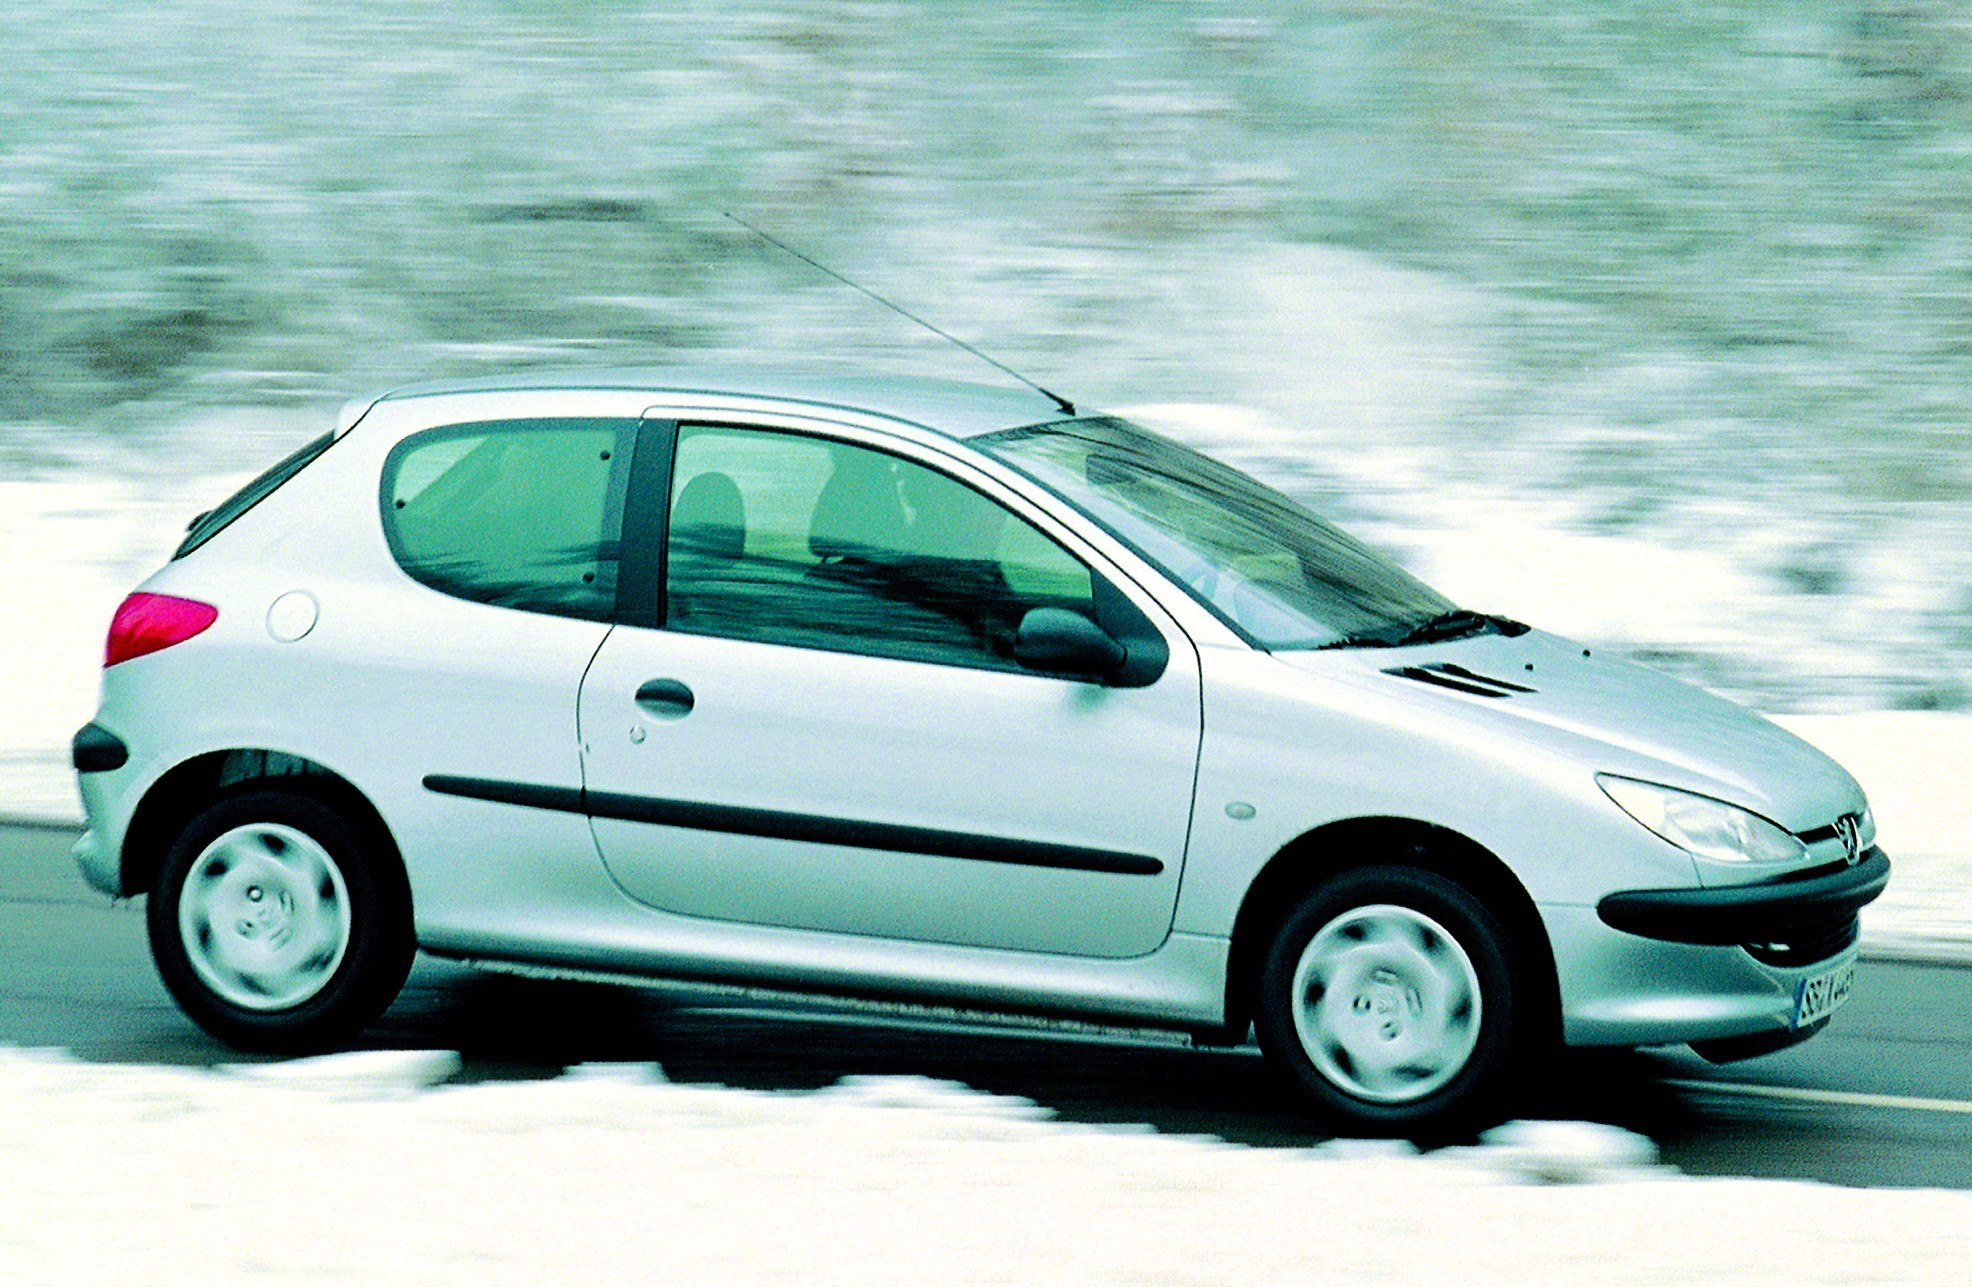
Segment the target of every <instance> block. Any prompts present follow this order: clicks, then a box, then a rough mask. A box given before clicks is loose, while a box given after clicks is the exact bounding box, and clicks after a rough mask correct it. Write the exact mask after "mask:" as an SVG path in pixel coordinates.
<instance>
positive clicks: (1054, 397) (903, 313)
mask: <svg viewBox="0 0 1972 1287" xmlns="http://www.w3.org/2000/svg"><path fill="white" fill-rule="evenodd" d="M719 213H720V214H722V215H724V216H726V218H728V219H731V220H732V221H733V222H734V223H736V224H738V225H739V226H740V227H742V228H744V229H746V230H747V231H748V232H750V233H752V234H753V235H754V236H756V237H758V238H760V240H762V241H764V242H766V243H767V244H768V245H770V246H773V247H775V248H776V249H778V250H784V251H786V252H787V253H788V254H790V255H793V256H794V257H795V258H796V259H799V260H800V261H801V262H802V263H804V264H806V265H808V266H809V267H810V268H813V269H814V270H815V271H817V272H820V273H826V274H827V275H828V276H830V277H833V278H835V280H837V281H839V282H841V283H842V284H843V285H844V286H847V287H848V288H849V289H850V290H853V291H856V292H858V293H859V294H863V295H867V296H869V297H870V298H871V299H873V300H875V301H876V302H877V303H879V304H881V305H883V306H884V307H885V308H887V309H889V310H890V311H891V312H893V313H896V314H897V315H899V316H900V317H903V318H906V319H908V320H910V321H913V322H916V323H917V324H918V325H919V326H922V327H923V328H924V329H925V330H927V331H930V332H931V333H932V334H933V335H936V336H937V337H938V338H939V339H941V340H949V341H951V342H952V343H953V344H956V345H958V346H959V347H960V348H962V349H964V350H965V351H966V352H968V353H970V354H972V356H974V357H976V358H978V359H979V360H980V361H981V362H984V363H986V364H987V365H988V366H992V367H995V368H997V369H999V370H1001V371H1004V372H1006V373H1007V374H1008V375H1010V376H1012V377H1013V378H1014V379H1016V380H1018V381H1020V382H1021V383H1022V384H1024V385H1026V386H1027V387H1028V388H1030V389H1032V390H1034V392H1036V393H1038V394H1040V395H1041V396H1042V397H1044V398H1046V399H1048V400H1049V401H1050V402H1052V403H1054V404H1055V405H1056V406H1057V407H1060V408H1061V411H1062V414H1063V415H1069V416H1072V415H1074V414H1075V404H1074V403H1072V402H1070V401H1069V400H1068V399H1067V398H1064V397H1062V396H1061V395H1060V394H1059V393H1056V392H1054V391H1053V390H1050V389H1044V388H1042V387H1041V386H1040V385H1038V384H1036V383H1034V382H1033V381H1032V380H1030V379H1028V378H1027V377H1026V376H1024V375H1022V374H1021V373H1020V372H1018V371H1016V370H1014V369H1013V368H1012V367H1010V366H1008V365H1007V364H1006V363H1004V362H1002V361H1000V360H999V359H998V358H996V357H993V356H991V355H989V354H986V353H981V352H980V351H979V350H978V349H976V348H974V347H973V346H972V345H970V344H967V343H966V342H965V341H964V340H962V339H960V338H959V337H958V336H956V335H954V334H952V333H951V332H950V331H942V330H940V329H938V328H937V327H936V326H933V325H932V324H931V323H930V322H927V321H925V320H924V319H923V318H922V317H919V316H918V315H917V314H916V313H913V312H912V311H911V310H910V309H908V308H905V307H904V306H903V305H901V304H898V303H895V302H894V301H892V300H887V299H885V298H884V297H883V296H881V295H879V294H877V293H876V292H875V291H873V290H871V289H870V288H869V287H867V286H859V285H857V284H856V283H855V282H852V281H850V280H849V279H848V278H847V277H844V276H843V275H842V274H841V273H839V272H837V271H835V269H833V268H830V267H829V266H828V265H827V264H824V263H821V262H820V261H818V260H816V259H814V258H812V257H810V256H808V255H804V254H802V253H801V252H800V251H798V250H796V249H795V248H794V247H793V246H790V245H788V244H787V243H786V242H785V241H782V240H781V239H780V238H778V237H772V236H769V235H768V234H767V233H765V232H762V231H761V230H760V229H759V228H756V227H754V226H753V225H752V224H750V223H748V222H747V221H746V220H744V219H742V218H740V217H739V216H738V215H736V214H734V213H733V212H732V211H730V210H721V211H720V212H719Z"/></svg>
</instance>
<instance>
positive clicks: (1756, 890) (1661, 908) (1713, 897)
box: [1595, 849, 1890, 944]
mask: <svg viewBox="0 0 1972 1287" xmlns="http://www.w3.org/2000/svg"><path fill="white" fill-rule="evenodd" d="M1889 882H1890V859H1889V857H1888V856H1887V855H1885V854H1884V852H1883V851H1882V850H1881V849H1871V850H1870V851H1869V852H1868V853H1866V854H1864V855H1863V856H1862V857H1861V858H1860V859H1859V860H1858V861H1857V863H1856V865H1855V866H1853V867H1843V868H1840V869H1839V870H1836V871H1833V872H1826V873H1823V874H1820V875H1810V876H1807V877H1803V878H1795V879H1781V880H1774V881H1767V882H1765V883H1762V884H1757V885H1728V886H1724V887H1709V888H1703V889H1631V890H1624V891H1622V892H1620V893H1615V894H1610V895H1609V896H1608V897H1606V898H1604V899H1602V900H1601V901H1600V902H1598V903H1597V904H1596V905H1595V910H1596V914H1597V915H1598V916H1600V917H1601V918H1602V920H1603V923H1604V924H1606V925H1609V926H1610V927H1612V928H1614V929H1619V930H1622V931H1624V932H1625V933H1628V934H1638V935H1641V936H1642V937H1644V938H1654V939H1661V940H1663V941H1664V942H1667V943H1702V944H1726V943H1787V942H1793V941H1795V940H1798V939H1805V938H1812V937H1817V936H1820V937H1825V936H1827V935H1828V934H1829V933H1830V932H1831V931H1834V930H1837V929H1839V928H1841V927H1844V926H1847V925H1848V924H1850V923H1851V922H1852V921H1854V919H1855V915H1856V913H1857V912H1858V911H1859V910H1861V909H1862V908H1863V907H1864V906H1865V905H1867V904H1869V903H1872V902H1874V901H1875V900H1876V897H1877V895H1879V894H1881V893H1882V892H1883V887H1884V886H1885V885H1887V884H1889Z"/></svg>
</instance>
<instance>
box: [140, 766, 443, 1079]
mask: <svg viewBox="0 0 1972 1287" xmlns="http://www.w3.org/2000/svg"><path fill="white" fill-rule="evenodd" d="M410 911H411V909H410V896H409V893H408V891H407V889H406V886H405V883H404V877H403V869H402V867H401V866H400V865H399V864H398V861H397V857H396V854H395V853H394V852H392V851H391V849H390V846H389V843H388V841H386V840H381V839H373V838H372V837H371V835H370V834H369V833H368V832H366V831H365V830H364V829H363V828H361V827H359V826H357V825H355V824H354V823H352V822H351V821H350V819H349V818H348V817H347V816H345V815H344V814H343V813H342V812H340V811H339V810H337V809H336V808H335V807H333V806H332V805H330V804H328V803H326V802H325V801H323V800H321V799H318V798H317V797H315V796H312V795H307V794H303V793H301V792H298V791H292V790H280V789H272V788H264V787H262V788H250V789H247V790H242V791H239V792H237V793H232V794H228V795H225V796H221V797H220V798H219V799H218V800H216V801H214V802H213V803H212V804H211V805H210V806H209V807H207V808H206V809H205V810H204V811H203V812H201V813H199V814H198V815H197V816H196V817H194V818H193V819H192V820H191V822H190V823H189V824H187V826H186V827H185V829H184V830H183V831H182V832H180V833H179V835H178V838H177V839H176V840H175V841H174V842H173V843H172V845H171V848H170V850H169V852H168V853H167V854H166V855H165V859H164V864H163V866H162V867H161V868H160V869H159V872H158V878H157V884H156V886H155V887H154V888H153V889H152V891H151V895H150V899H149V906H148V907H147V909H146V911H145V920H146V922H147V924H148V926H149V929H150V939H151V955H152V957H153V958H154V959H155V960H156V961H157V967H158V973H159V974H160V975H161V976H162V977H163V979H164V985H165V988H166V989H167V990H168V991H169V992H170V993H171V995H172V998H173V999H174V1000H176V1001H177V1002H178V1004H179V1006H180V1007H181V1008H182V1009H183V1010H184V1011H185V1013H186V1014H188V1015H190V1016H191V1018H192V1019H193V1020H194V1021H195V1022H196V1023H197V1024H198V1025H199V1026H200V1027H202V1028H204V1029H205V1030H206V1031H207V1032H209V1033H211V1034H212V1035H213V1036H215V1037H217V1038H219V1039H220V1040H221V1041H223V1042H225V1043H226V1044H228V1045H230V1046H233V1047H235V1048H236V1049H239V1050H244V1051H252V1052H256V1053H266V1054H307V1053H314V1052H319V1051H323V1050H331V1049H334V1048H336V1047H337V1046H339V1045H341V1044H343V1043H345V1042H347V1041H348V1040H350V1039H351V1038H353V1037H354V1036H356V1034H357V1033H359V1032H361V1031H362V1030H363V1029H364V1028H366V1027H368V1026H369V1024H370V1023H371V1022H372V1021H374V1020H375V1019H376V1018H377V1016H378V1015H380V1014H382V1013H383V1012H384V1009H385V1008H386V1007H387V1006H389V1004H390V1002H391V1001H392V1000H393V999H394V998H395V997H396V995H397V993H398V991H399V990H400V989H401V988H402V987H403V986H404V979H405V977H406V976H407V975H408V974H409V973H410V970H411V958H412V956H413V955H414V953H415V951H416V945H415V941H414V939H413V936H412V930H411V914H410Z"/></svg>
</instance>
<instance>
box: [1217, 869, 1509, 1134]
mask: <svg viewBox="0 0 1972 1287" xmlns="http://www.w3.org/2000/svg"><path fill="white" fill-rule="evenodd" d="M1525 1009H1526V1007H1525V1002H1524V999H1523V997H1522V996H1521V994H1520V991H1519V989H1518V988H1516V986H1515V971H1514V968H1513V960H1512V954H1511V944H1510V942H1509V940H1508V938H1507V935H1506V931H1505V930H1504V929H1503V928H1502V926H1501V924H1500V922H1499V919H1498V918H1497V917H1495V916H1494V915H1493V914H1492V913H1491V912H1490V911H1488V910H1487V908H1486V906H1485V905H1484V904H1483V903H1481V902H1480V901H1479V900H1478V899H1477V898H1475V897H1473V895H1472V894H1471V893H1469V892H1468V891H1467V890H1465V889H1464V888H1462V887H1461V886H1459V885H1458V884H1456V883H1455V882H1453V881H1451V880H1448V879H1446V878H1445V877H1443V876H1440V875H1438V874H1436V873H1435V872H1429V871H1424V870H1421V869H1418V868H1414V867H1401V866H1376V867H1363V868H1357V869H1355V870H1352V871H1347V872H1343V873H1341V874H1339V875H1337V876H1335V877H1333V878H1331V879H1329V880H1327V881H1325V882H1323V883H1322V884H1321V885H1319V886H1317V887H1316V888H1315V889H1313V890H1311V891H1310V892H1309V893H1308V894H1307V895H1305V896H1304V897H1303V898H1302V900H1301V902H1300V903H1299V904H1298V905H1297V906H1296V907H1295V908H1294V910H1293V911H1291V912H1290V913H1289V914H1288V916H1287V919H1286V921H1285V922H1283V923H1282V925H1281V927H1280V929H1279V931H1278V932H1277V933H1276V934H1275V936H1274V940H1273V942H1272V944H1271V945H1270V946H1269V948H1268V949H1267V954H1266V957H1265V959H1264V960H1263V962H1262V965H1261V970H1260V979H1259V988H1258V995H1257V997H1256V998H1255V1015H1254V1026H1255V1029H1256V1031H1257V1035H1258V1037H1259V1041H1260V1047H1261V1049H1262V1050H1263V1051H1264V1052H1265V1053H1266V1055H1267V1057H1268V1059H1269V1060H1271V1061H1272V1063H1273V1064H1274V1066H1275V1067H1276V1068H1277V1069H1279V1070H1280V1071H1281V1072H1282V1073H1283V1074H1284V1075H1285V1076H1286V1077H1287V1079H1288V1080H1289V1081H1290V1082H1292V1083H1293V1084H1294V1086H1295V1087H1296V1088H1297V1089H1298V1090H1300V1091H1301V1092H1302V1093H1303V1094H1304V1095H1305V1097H1306V1098H1307V1100H1308V1101H1309V1102H1310V1104H1311V1105H1312V1106H1313V1107H1314V1109H1315V1110H1316V1112H1317V1113H1318V1114H1319V1115H1320V1116H1321V1117H1322V1118H1323V1119H1325V1121H1326V1122H1327V1123H1328V1124H1330V1125H1332V1126H1334V1127H1336V1128H1337V1129H1340V1130H1344V1131H1348V1132H1352V1133H1358V1134H1364V1133H1366V1134H1376V1135H1410V1136H1414V1137H1425V1136H1446V1137H1451V1136H1457V1135H1460V1134H1462V1133H1465V1132H1468V1131H1470V1130H1472V1129H1474V1128H1476V1127H1480V1126H1484V1125H1489V1124H1491V1122H1492V1121H1494V1120H1497V1114H1498V1112H1499V1111H1500V1108H1501V1105H1502V1104H1503V1102H1504V1099H1505V1094H1506V1091H1507V1090H1508V1088H1509V1083H1510V1082H1511V1081H1512V1077H1511V1073H1512V1071H1513V1069H1514V1068H1515V1066H1516V1065H1517V1064H1518V1063H1519V1061H1520V1059H1519V1056H1520V1052H1521V1050H1522V1048H1523V1047H1524V1046H1525V1045H1526V1044H1527V1043H1526V1042H1525V1040H1524V1038H1523V1033H1524V1032H1525V1031H1526V1030H1527V1028H1528V1023H1527V1015H1526V1012H1525Z"/></svg>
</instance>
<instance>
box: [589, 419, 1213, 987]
mask: <svg viewBox="0 0 1972 1287" xmlns="http://www.w3.org/2000/svg"><path fill="white" fill-rule="evenodd" d="M855 437H856V435H855V433H854V432H853V431H847V430H845V431H843V436H839V437H838V436H828V435H818V434H815V433H808V432H792V431H789V430H785V429H775V428H765V427H759V428H756V427H735V426H730V425H712V424H685V425H682V426H674V425H668V424H656V423H647V425H646V438H645V439H644V441H643V442H641V443H640V446H639V449H638V467H639V469H640V470H643V469H644V468H645V466H646V464H647V463H649V462H651V461H652V460H653V459H655V458H660V457H659V453H657V452H654V451H652V450H650V448H649V443H650V442H651V441H652V440H653V439H655V440H659V441H663V442H664V443H665V444H666V446H667V447H669V448H671V450H670V451H669V452H666V453H664V454H663V455H662V457H661V458H662V459H664V460H666V462H667V463H669V464H670V469H669V477H668V478H666V479H663V480H653V479H652V478H651V477H650V476H649V475H647V474H645V475H640V477H639V479H638V480H637V481H636V482H633V485H632V493H631V497H630V505H631V506H632V507H633V508H632V510H631V511H626V516H625V533H626V536H625V540H626V549H625V573H624V575H625V578H626V582H627V581H628V579H629V578H630V577H631V576H632V575H633V572H632V569H633V568H643V569H647V571H646V573H645V574H646V575H648V576H649V577H650V578H651V579H652V583H651V590H652V592H653V593H652V595H651V604H650V608H649V615H648V616H647V617H646V618H645V620H644V623H643V624H641V625H639V624H621V625H619V626H618V627H617V628H616V629H615V630H614V631H612V632H611V634H610V637H609V638H608V639H607V640H606V641H605V642H604V644H603V647H602V648H601V649H600V650H599V651H598V653H597V655H596V658H595V661H594V663H593V664H592V665H591V666H590V668H589V672H588V675H587V677H586V678H585V680H584V683H583V688H582V695H581V722H582V738H583V760H584V773H585V793H586V799H587V801H588V807H589V810H590V814H591V817H592V822H593V826H594V828H595V834H596V840H597V843H598V846H599V847H600V850H601V852H602V855H603V859H604V861H605V862H606V864H607V865H608V867H609V870H610V872H611V873H612V875H613V876H614V877H615V878H616V880H617V881H618V882H619V883H620V884H621V885H622V887H623V888H624V889H625V890H626V891H627V892H628V893H629V894H630V895H631V896H632V897H633V898H636V899H638V900H640V901H642V902H644V903H647V904H649V905H650V906H652V907H656V908H660V909H662V910H664V911H667V912H675V913H680V914H684V915H688V916H696V917H706V918H712V919H717V920H725V921H734V922H743V923H747V924H753V925H772V926H782V927H787V928H791V929H803V930H821V931H828V932H833V933H846V934H859V935H870V936H875V937H879V938H886V939H903V940H911V941H919V942H932V943H952V944H967V945H974V946H984V947H997V948H1010V949H1017V950H1022V951H1033V952H1051V953H1066V954H1075V955H1086V956H1108V957H1121V956H1131V955H1138V954H1142V953H1145V952H1149V951H1152V950H1154V949H1155V948H1156V947H1157V946H1158V945H1159V944H1160V943H1161V942H1163V940H1164V938H1165V937H1166V936H1167V934H1168V932H1169V929H1170V924H1171V916H1172V910H1173V907H1174V905H1175V902H1176V898H1177V890H1178V880H1179V875H1180V870H1181V866H1182V863H1183V859H1184V851H1185V841H1186V835H1187V831H1188V828H1189V823H1190V816H1191V802H1192V787H1193V781H1194V777H1195V771H1196V766H1197V758H1198V749H1199V737H1200V715H1199V691H1198V665H1197V660H1196V653H1195V652H1194V651H1193V649H1192V648H1191V646H1190V644H1189V642H1188V641H1187V640H1186V638H1185V637H1184V635H1183V634H1182V632H1181V631H1180V630H1179V629H1178V628H1177V626H1176V625H1175V624H1174V623H1172V622H1171V621H1169V620H1168V618H1165V617H1164V616H1163V615H1162V613H1161V612H1160V611H1159V610H1158V609H1157V608H1156V605H1155V603H1154V602H1153V601H1151V600H1150V599H1148V598H1147V597H1145V596H1143V595H1142V594H1141V592H1140V591H1136V590H1130V591H1129V592H1127V593H1126V592H1125V591H1124V590H1123V589H1122V588H1120V587H1119V585H1118V578H1116V577H1115V575H1114V574H1113V573H1112V572H1110V571H1108V570H1105V569H1098V568H1094V567H1092V566H1091V560H1090V559H1088V558H1086V557H1082V556H1078V555H1076V554H1073V553H1071V552H1070V551H1069V550H1068V549H1066V548H1064V544H1063V541H1062V540H1060V539H1057V538H1056V537H1055V536H1051V535H1048V534H1046V533H1044V532H1043V531H1042V530H1041V528H1040V525H1039V523H1037V522H1030V521H1029V520H1028V519H1027V518H1024V517H1022V516H1021V515H1019V514H1016V513H1014V512H1013V510H1012V508H1010V503H1018V502H1014V501H1013V498H1011V497H994V496H989V495H988V494H986V491H985V490H982V487H985V486H990V484H989V483H988V481H987V480H985V479H983V478H978V477H973V478H967V479H961V478H959V477H956V476H955V474H956V473H961V472H964V470H963V467H962V466H961V465H958V464H956V463H954V462H949V461H948V462H942V463H934V462H933V461H931V460H928V459H926V458H924V454H923V453H922V451H921V449H914V448H909V447H906V446H903V445H899V444H889V445H881V446H880V445H878V443H879V441H880V440H874V439H867V438H866V439H863V440H861V441H855V440H852V439H854V438H855ZM660 510H661V514H659V513H658V512H657V511H660ZM1036 517H1037V518H1038V517H1039V516H1038V515H1037V516H1036ZM1041 521H1043V522H1045V520H1044V519H1043V520H1041ZM660 529H662V530H663V532H664V534H665V541H664V548H663V550H662V555H661V557H660V558H657V559H652V558H651V557H650V554H651V551H650V550H649V549H648V548H639V549H636V550H633V549H631V548H630V544H631V542H633V541H640V542H642V543H643V544H644V545H645V546H648V544H649V543H650V542H652V541H655V540H656V539H657V535H658V532H659V530H660ZM638 533H641V534H642V535H638ZM1070 539H1071V540H1072V538H1070ZM1034 606H1057V607H1063V608H1067V609H1068V610H1070V611H1077V612H1081V613H1082V614H1084V615H1089V616H1094V617H1098V618H1101V619H1103V620H1104V623H1105V624H1106V625H1108V626H1110V627H1111V628H1112V630H1113V631H1114V632H1119V633H1122V634H1124V635H1126V636H1129V637H1130V643H1129V646H1130V649H1131V654H1132V662H1131V663H1130V664H1131V665H1133V666H1136V667H1137V671H1136V672H1135V673H1133V674H1131V675H1129V676H1126V677H1125V679H1124V681H1123V682H1116V683H1098V682H1092V681H1089V680H1087V679H1077V678H1072V677H1066V676H1062V675H1048V674H1040V673H1036V672H1034V671H1032V670H1029V669H1027V668H1026V667H1023V666H1021V665H1020V664H1019V663H1018V662H1016V661H1014V660H1013V657H1012V641H1013V636H1014V632H1015V630H1016V629H1017V627H1018V624H1019V618H1020V617H1021V615H1022V614H1023V613H1024V612H1025V611H1027V610H1028V609H1029V608H1031V607H1034ZM635 615H636V614H634V613H633V614H632V616H633V618H634V616H635ZM1146 663H1155V664H1154V665H1147V664H1146ZM1153 670H1154V674H1153V673H1152V672H1153ZM1146 677H1148V679H1147V682H1146Z"/></svg>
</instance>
